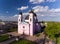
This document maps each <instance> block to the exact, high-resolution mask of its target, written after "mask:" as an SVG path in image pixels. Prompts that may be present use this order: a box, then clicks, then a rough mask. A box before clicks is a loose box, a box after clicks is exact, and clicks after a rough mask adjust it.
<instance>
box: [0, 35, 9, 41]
mask: <svg viewBox="0 0 60 44" xmlns="http://www.w3.org/2000/svg"><path fill="white" fill-rule="evenodd" d="M7 39H8V35H3V36H0V42H3V41H5V40H7Z"/></svg>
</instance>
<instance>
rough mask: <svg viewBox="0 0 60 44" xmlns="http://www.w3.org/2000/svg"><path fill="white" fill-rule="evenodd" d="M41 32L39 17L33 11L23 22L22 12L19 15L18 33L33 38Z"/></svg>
mask: <svg viewBox="0 0 60 44" xmlns="http://www.w3.org/2000/svg"><path fill="white" fill-rule="evenodd" d="M39 30H40V24H39V23H38V19H37V15H36V14H35V13H34V12H33V11H32V10H31V11H30V12H29V14H28V15H27V16H26V17H25V20H24V21H23V14H22V12H20V13H19V15H18V33H19V34H25V35H30V36H33V35H34V34H35V33H36V32H38V31H39Z"/></svg>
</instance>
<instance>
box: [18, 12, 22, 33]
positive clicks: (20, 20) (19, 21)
mask: <svg viewBox="0 0 60 44" xmlns="http://www.w3.org/2000/svg"><path fill="white" fill-rule="evenodd" d="M21 23H22V12H20V13H19V15H18V33H20V32H19V31H20V30H21V29H20V24H21Z"/></svg>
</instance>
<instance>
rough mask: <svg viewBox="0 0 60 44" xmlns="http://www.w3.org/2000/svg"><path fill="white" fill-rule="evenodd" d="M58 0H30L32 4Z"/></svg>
mask: <svg viewBox="0 0 60 44" xmlns="http://www.w3.org/2000/svg"><path fill="white" fill-rule="evenodd" d="M55 1H56V0H29V2H31V3H32V4H40V3H42V2H55Z"/></svg>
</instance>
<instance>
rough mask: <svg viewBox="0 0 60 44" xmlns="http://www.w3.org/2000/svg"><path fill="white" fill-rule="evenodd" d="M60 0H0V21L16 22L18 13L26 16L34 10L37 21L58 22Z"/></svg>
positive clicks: (59, 19) (59, 18)
mask: <svg viewBox="0 0 60 44" xmlns="http://www.w3.org/2000/svg"><path fill="white" fill-rule="evenodd" d="M59 5H60V0H0V19H1V20H3V21H17V19H18V14H19V12H21V11H22V12H23V15H24V16H26V15H27V14H28V11H30V10H32V9H34V12H35V13H36V14H37V17H38V19H39V21H60V6H59Z"/></svg>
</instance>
